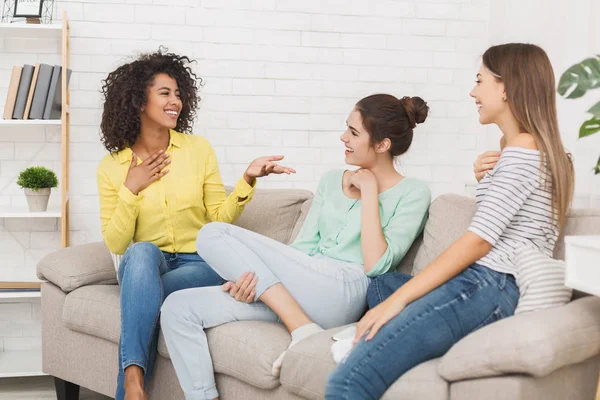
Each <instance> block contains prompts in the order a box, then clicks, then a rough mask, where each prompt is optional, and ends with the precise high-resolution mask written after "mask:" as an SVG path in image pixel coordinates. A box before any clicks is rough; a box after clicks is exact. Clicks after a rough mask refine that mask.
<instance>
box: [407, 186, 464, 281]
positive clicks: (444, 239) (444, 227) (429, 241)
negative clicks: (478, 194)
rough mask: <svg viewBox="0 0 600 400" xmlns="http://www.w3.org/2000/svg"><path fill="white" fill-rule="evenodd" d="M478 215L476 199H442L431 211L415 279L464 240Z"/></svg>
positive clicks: (447, 196) (416, 264)
mask: <svg viewBox="0 0 600 400" xmlns="http://www.w3.org/2000/svg"><path fill="white" fill-rule="evenodd" d="M474 214H475V199H473V198H470V197H465V196H459V195H456V194H445V195H442V196H439V197H438V198H437V199H435V200H434V201H433V203H431V206H430V207H429V219H427V223H426V224H425V228H424V230H423V242H422V243H421V246H420V247H419V249H418V250H417V254H416V256H415V261H414V263H413V275H416V274H418V273H419V272H421V271H422V270H423V268H425V267H426V266H428V265H429V264H431V262H433V260H435V259H436V258H437V257H438V256H439V255H440V254H442V252H443V251H444V250H446V248H448V247H449V246H450V245H451V244H452V243H453V242H454V241H455V240H457V239H458V238H459V237H461V236H462V235H463V234H464V233H465V232H466V231H467V228H468V227H469V224H470V223H471V219H472V218H473V215H474Z"/></svg>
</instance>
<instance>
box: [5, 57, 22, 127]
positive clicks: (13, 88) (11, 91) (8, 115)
mask: <svg viewBox="0 0 600 400" xmlns="http://www.w3.org/2000/svg"><path fill="white" fill-rule="evenodd" d="M22 72H23V67H21V66H19V65H15V66H14V67H13V69H12V73H11V75H10V82H9V84H8V94H7V95H6V103H5V104H4V119H12V116H13V112H14V110H15V101H16V100H17V92H18V91H19V81H20V80H21V73H22Z"/></svg>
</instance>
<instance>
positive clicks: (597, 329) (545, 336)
mask: <svg viewBox="0 0 600 400" xmlns="http://www.w3.org/2000/svg"><path fill="white" fill-rule="evenodd" d="M598 354H600V299H599V298H597V297H586V298H583V299H579V300H575V301H572V302H571V303H569V304H567V305H565V306H562V307H557V308H549V309H545V310H540V311H536V312H532V313H525V314H519V315H515V316H513V317H510V318H506V319H503V320H501V321H498V322H494V323H493V324H490V325H488V326H486V327H484V328H482V329H480V330H478V331H475V332H473V333H471V334H470V335H468V336H467V337H465V338H463V339H462V340H461V341H459V342H458V343H456V344H455V345H454V346H453V347H452V348H451V349H450V350H449V351H448V352H447V353H446V355H444V356H443V357H442V362H441V363H440V366H439V368H438V371H439V373H440V375H441V376H443V377H444V378H445V379H446V380H448V381H460V380H463V379H474V378H482V377H488V376H496V375H504V374H518V373H521V374H528V375H533V376H540V377H541V376H546V375H548V374H550V373H551V372H553V371H556V370H558V369H560V368H562V367H565V366H568V365H571V364H576V363H579V362H582V361H585V360H587V359H589V358H592V357H595V356H596V355H598Z"/></svg>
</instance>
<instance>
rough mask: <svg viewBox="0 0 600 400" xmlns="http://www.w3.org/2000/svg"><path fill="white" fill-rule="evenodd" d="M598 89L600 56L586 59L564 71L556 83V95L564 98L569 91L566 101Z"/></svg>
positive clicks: (599, 86)
mask: <svg viewBox="0 0 600 400" xmlns="http://www.w3.org/2000/svg"><path fill="white" fill-rule="evenodd" d="M596 88H600V54H599V55H597V56H595V57H591V58H586V59H585V60H583V61H582V62H580V63H579V64H575V65H573V66H571V68H569V69H568V70H566V71H565V72H564V73H563V74H562V76H561V77H560V80H559V82H558V89H557V90H558V93H559V94H560V95H561V96H564V95H565V94H566V93H567V92H568V91H569V90H570V89H572V90H571V91H570V92H569V94H568V95H567V99H576V98H578V97H581V96H583V95H584V94H585V93H586V92H587V91H588V90H590V89H596Z"/></svg>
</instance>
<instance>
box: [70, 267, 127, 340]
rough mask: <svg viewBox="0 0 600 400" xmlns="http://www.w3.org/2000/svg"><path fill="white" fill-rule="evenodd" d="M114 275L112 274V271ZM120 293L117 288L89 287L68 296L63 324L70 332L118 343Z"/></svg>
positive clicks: (108, 286) (105, 286)
mask: <svg viewBox="0 0 600 400" xmlns="http://www.w3.org/2000/svg"><path fill="white" fill-rule="evenodd" d="M113 271H114V270H113ZM119 297H120V290H119V286H117V285H91V286H84V287H80V288H79V289H76V290H74V291H72V292H71V293H69V294H68V295H67V297H66V298H65V305H64V306H63V312H62V321H63V323H64V324H65V325H66V326H67V327H68V328H70V329H72V330H74V331H78V332H82V333H87V334H88V335H92V336H96V337H99V338H102V339H106V340H109V341H111V342H113V343H119V335H120V330H121V309H120V299H119Z"/></svg>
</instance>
